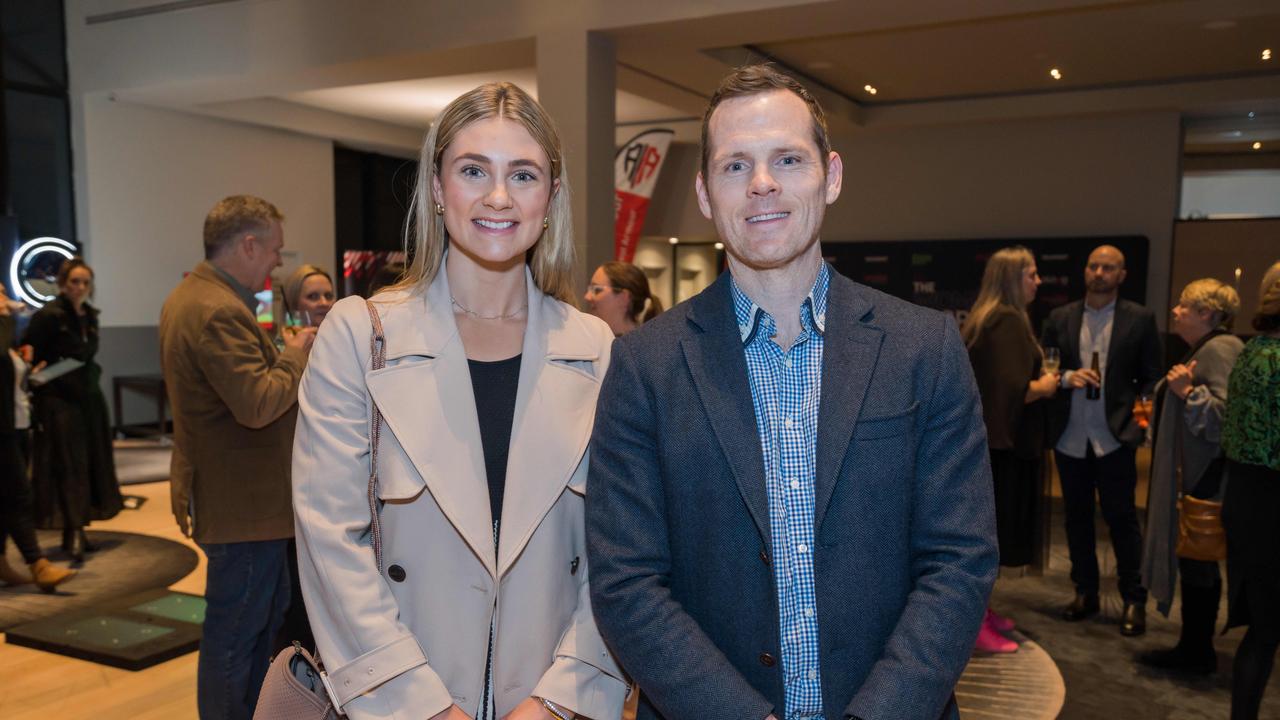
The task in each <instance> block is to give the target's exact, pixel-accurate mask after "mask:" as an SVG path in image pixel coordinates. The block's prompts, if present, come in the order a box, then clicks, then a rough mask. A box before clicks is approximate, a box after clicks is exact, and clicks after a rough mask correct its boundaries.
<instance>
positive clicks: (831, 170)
mask: <svg viewBox="0 0 1280 720" xmlns="http://www.w3.org/2000/svg"><path fill="white" fill-rule="evenodd" d="M843 183H844V161H843V160H841V159H840V153H838V152H836V151H835V150H832V151H831V155H829V156H828V157H827V204H828V205H830V204H831V203H833V202H835V201H836V198H838V197H840V187H841V186H842V185H843Z"/></svg>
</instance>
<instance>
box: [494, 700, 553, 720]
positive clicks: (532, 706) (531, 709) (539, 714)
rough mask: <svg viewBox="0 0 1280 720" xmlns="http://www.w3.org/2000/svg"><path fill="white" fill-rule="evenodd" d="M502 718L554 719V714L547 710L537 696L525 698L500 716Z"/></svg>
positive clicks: (520, 719) (516, 719) (512, 719)
mask: <svg viewBox="0 0 1280 720" xmlns="http://www.w3.org/2000/svg"><path fill="white" fill-rule="evenodd" d="M502 720H555V716H554V715H552V714H551V713H549V712H547V708H546V707H544V706H543V704H542V701H541V700H539V699H538V698H533V697H529V698H525V699H524V700H522V701H521V702H520V704H519V705H517V706H516V707H515V709H514V710H512V711H511V712H509V713H507V714H506V715H504V716H503V717H502Z"/></svg>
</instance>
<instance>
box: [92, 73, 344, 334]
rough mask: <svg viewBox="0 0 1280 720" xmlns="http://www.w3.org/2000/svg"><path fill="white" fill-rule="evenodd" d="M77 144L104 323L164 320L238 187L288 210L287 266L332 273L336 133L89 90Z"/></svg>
mask: <svg viewBox="0 0 1280 720" xmlns="http://www.w3.org/2000/svg"><path fill="white" fill-rule="evenodd" d="M80 107H81V108H82V110H83V113H82V115H81V117H80V118H77V120H79V121H81V122H82V127H83V133H82V134H80V135H78V137H79V138H83V140H82V145H81V146H80V147H77V148H76V149H75V150H76V171H77V174H79V175H80V176H81V177H80V178H79V182H77V187H78V188H81V189H82V192H81V195H80V196H79V197H78V198H77V202H78V203H79V204H80V206H81V207H80V209H81V213H80V228H79V231H80V237H81V238H82V240H83V241H84V243H85V246H86V253H87V255H88V259H89V262H90V263H91V264H92V265H93V266H94V269H95V271H96V275H97V291H96V301H97V303H98V304H99V306H100V307H101V308H102V324H103V326H104V327H112V326H154V325H155V324H156V323H157V321H158V318H159V314H160V306H161V304H163V302H164V299H165V297H166V296H167V295H168V293H169V291H170V290H171V289H173V286H174V285H176V284H177V282H178V281H179V280H181V279H182V274H183V273H184V272H186V271H189V270H191V268H192V267H194V266H195V265H196V263H198V262H199V261H200V260H201V259H202V258H203V247H202V244H201V229H202V227H203V223H204V217H205V214H206V213H208V211H209V208H211V207H212V206H213V204H214V203H216V202H217V201H218V200H219V199H221V198H223V197H225V196H227V195H232V194H238V193H248V194H252V195H258V196H260V197H263V198H265V199H267V200H269V201H270V202H272V203H274V204H275V205H276V206H277V207H279V208H280V210H281V212H283V213H284V214H285V258H284V259H285V264H286V267H285V268H282V269H281V270H280V271H277V274H278V275H280V276H281V277H283V276H284V274H285V273H287V271H288V269H289V266H292V265H296V264H298V263H301V262H310V263H314V264H316V265H319V266H321V267H323V268H326V269H328V270H330V271H332V270H333V269H334V268H333V257H334V207H333V147H332V143H331V142H329V141H327V140H318V139H315V138H311V137H305V136H301V135H295V134H292V133H286V132H281V131H277V130H267V129H262V128H258V127H254V126H250V125H244V124H240V123H233V122H226V121H222V120H215V119H210V118H207V117H201V116H196V115H187V114H184V113H177V112H171V111H168V110H157V109H154V108H149V107H144V106H141V105H133V104H129V103H125V102H113V101H111V100H109V99H108V98H106V97H104V96H86V97H85V98H84V99H83V101H82V103H81V105H80Z"/></svg>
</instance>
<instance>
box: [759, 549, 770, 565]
mask: <svg viewBox="0 0 1280 720" xmlns="http://www.w3.org/2000/svg"><path fill="white" fill-rule="evenodd" d="M760 562H762V563H764V564H765V565H768V564H769V553H767V552H765V551H764V550H761V551H760Z"/></svg>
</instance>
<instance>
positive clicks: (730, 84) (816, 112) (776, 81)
mask: <svg viewBox="0 0 1280 720" xmlns="http://www.w3.org/2000/svg"><path fill="white" fill-rule="evenodd" d="M777 90H786V91H788V92H792V93H795V94H796V95H797V96H798V97H799V98H800V99H801V100H803V101H804V104H805V106H806V107H808V108H809V117H811V118H813V142H814V143H815V144H816V145H817V146H818V150H819V151H821V153H822V158H821V161H822V167H823V170H824V172H825V170H826V167H827V156H829V155H830V154H831V139H830V138H829V137H828V136H827V114H826V113H824V112H823V111H822V106H821V105H819V104H818V100H817V98H815V97H814V96H813V95H811V94H810V93H809V91H808V89H806V88H805V86H804V85H801V84H800V83H799V82H797V81H796V79H795V78H793V77H791V76H790V75H787V74H785V73H781V72H778V71H777V70H775V69H774V68H773V66H771V65H768V64H760V65H745V66H743V67H740V68H738V69H737V70H734V71H733V72H732V73H730V74H729V76H728V77H726V78H725V79H724V80H721V81H720V87H718V88H716V92H715V94H714V95H712V96H711V103H710V104H709V105H707V111H706V113H705V114H703V116H702V166H701V167H702V176H703V177H704V178H705V177H706V176H707V163H708V161H709V160H710V156H711V147H710V143H709V138H708V137H707V131H708V128H710V126H711V115H712V114H713V113H714V112H715V111H716V108H717V107H719V106H720V103H722V102H724V101H725V100H731V99H733V98H740V97H748V96H751V95H759V94H761V93H767V92H774V91H777Z"/></svg>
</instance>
